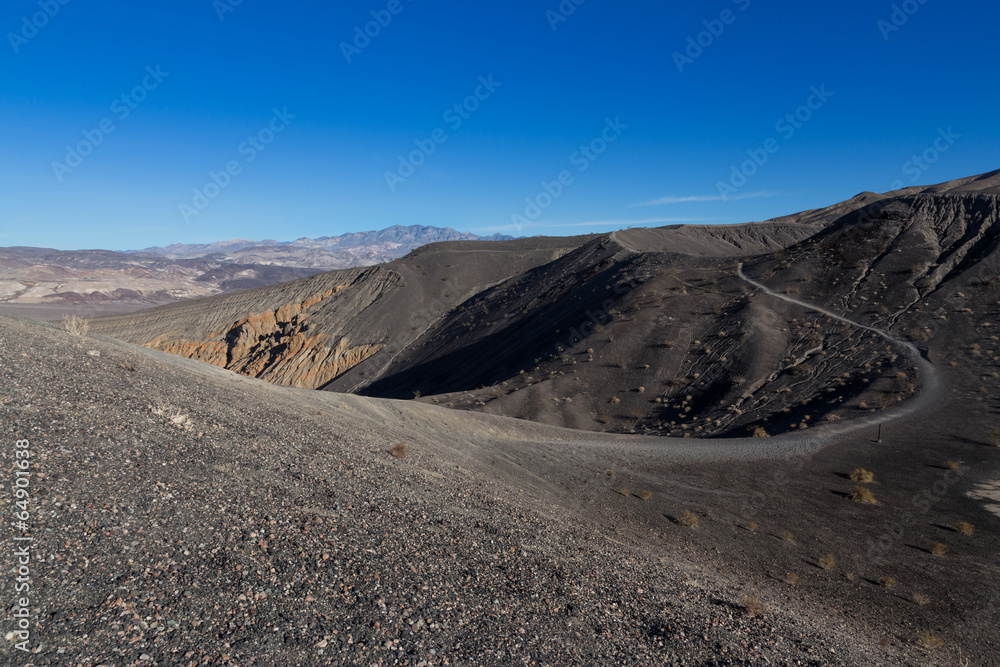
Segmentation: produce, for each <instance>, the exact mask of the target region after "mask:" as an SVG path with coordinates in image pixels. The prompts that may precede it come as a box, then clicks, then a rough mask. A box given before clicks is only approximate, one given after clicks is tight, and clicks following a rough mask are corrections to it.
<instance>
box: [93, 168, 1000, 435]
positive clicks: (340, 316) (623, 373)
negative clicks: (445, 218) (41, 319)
mask: <svg viewBox="0 0 1000 667" xmlns="http://www.w3.org/2000/svg"><path fill="white" fill-rule="evenodd" d="M998 181H1000V175H998V173H994V174H988V175H985V176H982V177H975V178H970V179H962V180H961V181H955V182H951V183H948V184H942V185H940V186H934V187H931V188H910V189H908V190H904V191H900V192H895V193H888V194H885V195H877V194H875V193H862V194H860V195H858V196H857V197H854V198H852V199H851V200H848V201H846V202H843V203H841V204H837V205H835V206H832V207H829V208H827V209H819V210H814V211H807V212H804V213H802V214H799V215H798V216H787V217H784V218H780V219H777V220H775V221H771V222H767V223H753V224H747V225H732V226H689V225H679V226H673V227H665V228H660V229H636V230H628V231H624V232H615V233H612V234H604V235H594V236H588V237H574V238H569V239H522V240H519V241H509V242H500V243H495V244H490V245H484V244H476V243H461V242H457V243H445V244H435V245H432V246H428V247H427V248H424V249H421V250H420V251H417V252H414V253H412V254H411V255H409V256H407V257H406V258H403V259H401V260H397V261H395V262H392V263H390V264H386V265H383V266H380V267H378V268H377V269H371V270H367V271H357V270H355V271H348V272H333V273H329V274H323V275H322V276H316V277H314V278H310V279H306V280H304V281H299V282H296V283H291V284H288V285H283V286H280V287H274V288H265V289H262V290H257V291H253V292H247V293H244V294H237V295H232V296H228V297H222V298H217V299H211V300H203V301H199V302H194V303H190V304H184V305H181V306H172V307H170V308H166V309H157V310H152V311H149V312H145V313H140V314H137V315H135V316H125V317H113V318H106V319H101V320H97V321H95V322H94V323H93V326H94V327H95V329H96V330H98V331H101V332H104V333H108V334H110V335H113V336H116V337H119V338H122V339H124V340H128V341H131V342H137V343H141V344H144V345H149V346H151V347H155V348H157V349H161V350H167V351H171V352H175V353H177V354H181V355H183V356H187V357H191V358H196V359H202V360H205V361H209V362H210V363H213V364H216V365H219V366H224V367H226V368H230V369H232V370H236V371H239V372H242V373H245V374H248V375H252V376H255V377H260V378H264V379H268V380H270V381H273V382H276V383H279V384H287V385H292V386H297V387H308V388H323V389H328V390H332V391H339V392H353V393H360V394H364V395H368V396H377V397H386V398H405V399H413V398H417V399H419V400H421V401H425V402H432V403H438V404H441V405H445V406H448V407H454V408H462V409H468V410H476V411H482V412H489V413H494V414H501V415H509V416H515V417H520V418H523V419H531V420H535V421H539V422H542V423H546V424H551V425H556V426H568V427H572V428H578V429H588V430H600V431H614V432H626V433H647V434H656V435H672V436H709V435H715V436H720V435H722V436H727V437H732V436H740V435H746V434H747V433H757V434H760V435H764V434H773V433H776V432H784V431H788V430H791V429H794V430H801V429H808V428H811V427H813V426H815V425H817V424H820V423H829V422H838V421H845V420H851V419H855V418H858V417H862V416H865V415H868V414H870V413H871V412H872V411H878V410H884V409H887V408H889V407H891V406H894V405H896V404H898V403H901V402H903V401H905V400H906V399H907V398H908V397H910V396H913V395H915V394H917V393H919V392H920V391H921V390H922V389H924V388H926V387H925V384H926V382H927V377H926V374H927V373H926V369H922V368H921V364H922V363H924V362H922V361H921V359H920V357H919V355H918V354H917V353H916V352H915V349H916V348H911V347H910V344H911V343H912V342H916V343H917V344H920V343H921V341H926V340H928V339H929V338H931V337H934V336H937V335H940V332H941V331H942V330H943V329H942V326H943V324H942V323H944V322H947V321H948V320H949V318H957V317H959V318H964V319H970V320H975V319H976V318H979V319H982V318H991V317H995V316H996V307H995V302H996V301H997V299H998V298H1000V295H998V294H997V290H998V288H1000V281H998V275H1000V266H998V264H997V263H998V261H1000V259H998V257H997V256H996V252H995V251H996V247H997V236H998V233H1000V227H998V224H997V217H998V211H1000V207H998V202H997V199H998V195H997V194H995V192H994V191H995V190H996V188H997V183H998ZM765 289H766V290H768V291H771V292H773V293H768V292H765V291H764V290H765ZM812 306H817V307H821V308H824V309H826V312H825V313H820V312H818V311H816V310H815V309H813V308H812Z"/></svg>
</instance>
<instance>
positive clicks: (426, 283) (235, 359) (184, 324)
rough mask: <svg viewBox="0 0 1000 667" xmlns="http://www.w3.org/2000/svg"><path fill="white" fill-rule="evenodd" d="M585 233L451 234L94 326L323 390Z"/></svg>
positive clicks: (93, 324) (572, 244)
mask: <svg viewBox="0 0 1000 667" xmlns="http://www.w3.org/2000/svg"><path fill="white" fill-rule="evenodd" d="M583 240H584V239H582V238H569V239H541V240H534V239H533V240H514V241H501V242H454V243H439V244H433V245H430V246H426V247H424V248H421V249H418V250H416V251H414V252H412V253H410V254H409V255H408V256H407V257H406V258H404V259H401V260H397V261H395V262H392V263H389V264H385V265H380V266H375V267H369V268H364V269H349V270H344V271H334V272H330V273H324V274H321V275H318V276H314V277H311V278H306V279H304V280H298V281H295V282H291V283H285V284H283V285H278V286H274V287H269V288H262V289H257V290H249V291H246V292H240V293H237V294H232V295H225V296H222V297H213V298H208V299H199V300H192V301H186V302H183V303H179V304H172V305H169V306H164V307H161V308H156V309H152V310H148V311H143V312H141V313H134V314H130V315H124V316H114V317H106V318H99V319H95V320H93V321H92V322H91V329H92V330H93V331H94V332H97V333H106V334H108V335H113V336H115V337H117V338H120V339H121V340H125V341H128V342H132V343H138V344H141V345H146V346H149V347H152V348H155V349H159V350H164V351H167V352H172V353H174V354H179V355H181V356H185V357H189V358H192V359H199V360H201V361H206V362H208V363H212V364H215V365H217V366H223V367H226V368H230V369H232V370H236V371H238V372H241V373H243V374H245V375H251V376H254V377H259V378H262V379H266V380H269V381H272V382H275V383H276V384H284V385H289V386H295V387H305V388H318V387H321V386H323V385H324V384H326V383H328V382H329V381H330V380H332V379H333V378H335V377H337V376H338V375H340V374H342V373H343V372H345V371H346V370H348V369H350V368H352V367H354V366H356V365H357V364H359V363H361V362H362V361H364V360H366V359H368V358H370V357H372V356H375V355H379V353H382V354H381V355H379V358H388V357H389V356H391V355H392V354H395V353H396V352H397V351H398V349H400V348H402V347H404V346H406V345H407V344H409V342H410V341H412V340H413V339H414V338H416V337H417V336H419V335H420V334H421V333H422V332H423V331H424V330H425V329H426V328H427V327H428V326H429V325H430V324H431V323H432V322H433V321H434V320H435V319H436V318H437V317H439V316H440V315H441V314H442V313H444V312H447V311H448V310H450V309H452V308H453V307H454V306H455V304H458V303H461V302H462V301H464V300H466V299H468V298H469V297H471V296H472V295H474V294H476V293H477V292H479V291H481V290H483V289H485V288H487V287H489V286H491V285H494V284H496V283H499V282H501V281H503V280H505V279H507V278H509V277H510V276H512V275H517V274H519V273H521V272H523V271H525V270H528V269H531V268H532V267H534V266H537V265H539V264H544V263H546V262H549V261H551V260H552V259H553V258H555V257H558V256H560V255H561V254H563V253H565V252H567V251H569V250H571V249H572V248H573V247H575V246H576V245H578V244H579V243H581V242H583Z"/></svg>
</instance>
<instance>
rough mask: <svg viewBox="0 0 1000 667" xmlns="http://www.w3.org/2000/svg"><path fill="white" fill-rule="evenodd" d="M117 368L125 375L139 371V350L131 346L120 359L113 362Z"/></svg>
mask: <svg viewBox="0 0 1000 667" xmlns="http://www.w3.org/2000/svg"><path fill="white" fill-rule="evenodd" d="M115 363H116V364H117V365H118V368H120V369H122V370H123V371H125V372H127V373H135V372H136V371H137V370H139V348H138V346H135V345H133V346H132V349H131V350H130V351H129V352H127V353H125V354H124V355H123V356H122V357H120V358H119V359H118V361H116V362H115Z"/></svg>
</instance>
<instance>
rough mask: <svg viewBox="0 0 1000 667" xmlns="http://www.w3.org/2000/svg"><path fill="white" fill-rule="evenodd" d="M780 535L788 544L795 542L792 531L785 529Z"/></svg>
mask: <svg viewBox="0 0 1000 667" xmlns="http://www.w3.org/2000/svg"><path fill="white" fill-rule="evenodd" d="M781 537H782V539H784V540H785V541H786V542H788V543H789V544H795V535H793V534H792V531H790V530H786V531H785V532H784V534H783V535H782V536H781Z"/></svg>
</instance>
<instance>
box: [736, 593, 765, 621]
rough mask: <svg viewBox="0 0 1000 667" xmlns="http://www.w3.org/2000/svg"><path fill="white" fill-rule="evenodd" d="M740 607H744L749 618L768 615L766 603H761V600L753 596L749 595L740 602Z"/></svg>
mask: <svg viewBox="0 0 1000 667" xmlns="http://www.w3.org/2000/svg"><path fill="white" fill-rule="evenodd" d="M740 606H741V607H743V611H745V612H746V613H747V616H763V615H764V614H765V613H767V609H766V608H765V607H764V603H763V602H761V601H760V598H757V597H755V596H753V595H747V596H745V597H744V598H743V599H742V600H740Z"/></svg>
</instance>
